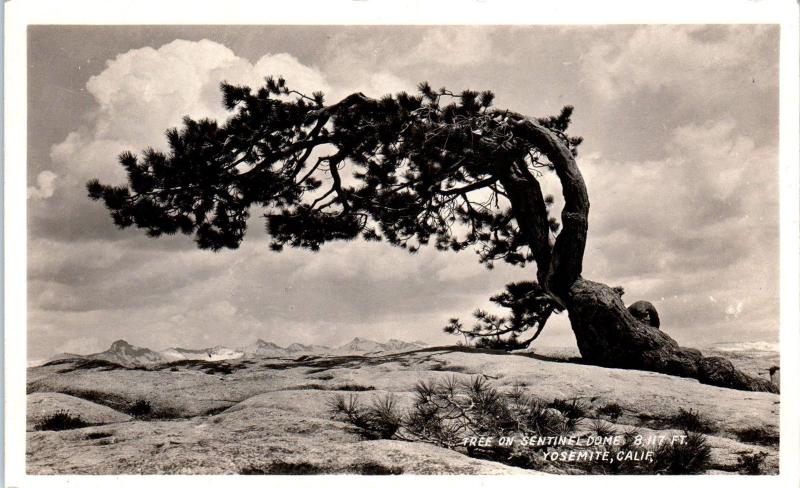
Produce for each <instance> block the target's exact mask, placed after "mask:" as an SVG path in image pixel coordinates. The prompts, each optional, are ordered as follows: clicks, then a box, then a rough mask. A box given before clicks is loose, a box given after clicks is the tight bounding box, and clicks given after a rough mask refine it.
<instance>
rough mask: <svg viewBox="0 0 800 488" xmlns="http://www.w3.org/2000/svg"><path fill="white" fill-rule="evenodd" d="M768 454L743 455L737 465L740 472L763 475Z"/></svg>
mask: <svg viewBox="0 0 800 488" xmlns="http://www.w3.org/2000/svg"><path fill="white" fill-rule="evenodd" d="M765 459H767V453H766V452H764V451H760V452H753V453H741V454H739V458H738V460H737V463H736V467H737V468H738V471H739V472H740V473H743V474H763V473H764V466H763V465H764V460H765Z"/></svg>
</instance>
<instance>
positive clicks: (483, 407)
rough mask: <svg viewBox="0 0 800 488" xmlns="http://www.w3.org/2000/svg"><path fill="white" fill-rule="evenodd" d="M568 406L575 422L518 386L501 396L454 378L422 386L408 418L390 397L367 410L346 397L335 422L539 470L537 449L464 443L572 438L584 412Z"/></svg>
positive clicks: (481, 383) (336, 407)
mask: <svg viewBox="0 0 800 488" xmlns="http://www.w3.org/2000/svg"><path fill="white" fill-rule="evenodd" d="M564 405H567V406H568V407H570V408H567V407H565V410H568V411H569V412H570V415H572V417H571V418H570V417H568V416H567V415H566V414H565V413H563V412H561V411H560V410H558V409H556V408H553V407H549V406H548V405H547V404H546V403H545V402H543V401H541V400H540V399H538V398H535V397H533V396H531V395H529V394H528V393H526V392H525V391H524V390H523V389H522V388H521V387H519V386H516V387H514V388H513V389H512V390H511V391H510V392H506V393H501V392H499V391H498V390H497V389H496V388H494V387H492V386H490V385H489V384H488V382H487V381H486V380H484V379H483V378H482V377H480V376H478V377H475V378H474V379H473V380H472V381H459V380H458V379H456V378H455V377H454V376H451V377H449V378H446V379H445V380H443V381H438V382H437V381H428V382H420V383H418V384H417V386H416V387H415V398H414V403H413V405H412V406H411V408H410V409H409V410H408V411H407V412H405V413H401V412H400V411H399V410H398V408H397V407H396V402H395V401H394V399H393V397H392V396H391V395H389V396H385V397H377V398H375V399H374V400H373V403H372V405H370V406H363V405H362V404H361V402H360V400H359V398H358V397H356V396H355V395H350V396H349V397H347V398H345V397H344V396H342V395H339V396H337V397H336V399H335V400H334V402H333V403H332V404H331V410H332V412H333V414H334V418H338V419H340V420H344V421H345V422H348V423H350V424H351V425H354V426H355V427H356V428H357V429H358V431H359V433H361V435H362V436H364V437H365V438H368V439H389V438H396V439H401V440H407V441H416V442H426V443H431V444H436V445H439V446H442V447H447V448H450V449H454V450H457V451H459V452H464V453H466V454H468V455H470V456H473V457H477V458H483V459H492V460H495V461H499V462H503V463H505V464H510V465H514V466H520V467H525V468H533V467H537V466H538V461H537V459H536V458H535V455H534V452H536V451H537V449H538V448H536V447H533V446H531V447H526V448H521V449H520V448H517V447H515V446H514V445H512V446H498V445H490V446H476V445H471V444H469V443H465V442H464V439H465V438H468V437H473V436H475V437H479V436H493V437H495V438H497V437H499V436H506V437H520V438H521V437H523V436H525V437H531V436H548V435H558V434H566V433H569V432H571V431H572V430H573V429H574V426H575V423H576V421H577V419H578V417H579V415H578V412H582V411H583V410H581V408H580V407H581V406H582V404H580V403H579V402H574V403H570V402H565V403H564V404H563V405H562V406H564ZM581 418H582V417H581ZM465 444H466V445H465Z"/></svg>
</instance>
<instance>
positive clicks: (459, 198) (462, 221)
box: [87, 78, 774, 391]
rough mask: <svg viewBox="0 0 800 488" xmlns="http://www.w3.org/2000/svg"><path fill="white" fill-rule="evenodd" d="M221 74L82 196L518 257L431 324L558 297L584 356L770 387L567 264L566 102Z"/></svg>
mask: <svg viewBox="0 0 800 488" xmlns="http://www.w3.org/2000/svg"><path fill="white" fill-rule="evenodd" d="M221 89H222V94H223V100H224V104H225V106H226V107H227V109H228V110H230V111H231V112H232V117H231V118H230V119H229V120H228V121H227V122H226V123H224V124H222V125H220V124H218V123H217V122H215V121H212V120H206V119H203V120H192V119H190V118H186V119H184V121H183V126H182V127H181V128H180V129H170V130H168V131H167V140H168V143H169V151H168V152H167V153H163V152H159V151H156V150H153V149H148V150H145V151H144V152H143V153H142V155H141V156H137V155H134V154H132V153H128V152H126V153H123V154H121V155H120V157H119V163H120V164H121V165H122V166H123V167H124V168H125V170H126V172H127V176H128V182H127V184H126V185H123V186H109V185H104V184H101V183H100V182H99V181H97V180H93V181H90V182H89V183H88V185H87V186H88V191H89V197H90V198H93V199H95V200H98V199H102V200H103V201H104V202H105V205H106V207H107V208H108V210H109V211H110V214H111V217H112V218H113V220H114V222H115V224H116V225H117V226H119V227H122V228H124V227H129V226H136V227H138V228H141V229H144V230H145V231H146V232H147V234H148V235H149V236H151V237H158V236H160V235H162V234H174V233H177V232H182V233H184V234H187V235H193V236H194V240H195V242H196V243H197V245H198V246H199V247H200V248H202V249H210V250H213V251H218V250H221V249H223V248H229V249H235V248H236V247H238V246H239V244H240V243H241V241H242V239H243V238H244V235H245V230H246V227H247V221H248V217H249V216H250V211H251V209H253V208H258V209H260V211H263V212H264V216H265V218H266V232H267V234H268V235H269V237H270V248H271V249H272V250H273V251H280V250H281V249H283V248H284V247H286V246H291V247H299V248H306V249H310V250H314V251H316V250H319V249H320V248H321V246H322V245H323V244H325V243H326V242H330V241H333V240H352V239H355V238H357V237H359V236H360V237H361V238H364V239H367V240H374V241H385V242H387V243H389V244H391V245H394V246H399V247H401V248H404V249H407V250H408V251H409V252H412V253H413V252H416V251H417V250H418V249H419V248H420V246H426V245H433V246H435V247H436V249H439V250H452V251H462V250H464V249H468V248H471V249H474V250H475V251H476V252H477V254H478V258H479V260H480V261H481V262H482V263H484V264H486V265H487V267H490V268H491V267H492V265H493V263H494V262H496V261H499V260H501V261H504V262H506V263H510V264H512V265H519V266H525V265H526V264H528V263H532V262H533V263H535V264H536V270H537V271H536V279H535V280H531V281H528V282H522V283H513V284H511V285H509V286H508V287H507V290H506V292H504V293H502V294H500V295H498V296H496V297H494V298H493V300H494V301H495V302H496V303H498V304H500V305H502V306H504V307H507V308H509V309H510V311H511V314H510V315H509V316H508V317H504V318H500V317H496V316H493V315H490V314H487V313H485V312H481V311H478V312H476V318H477V319H478V323H477V324H476V326H475V327H474V328H472V329H466V328H465V327H464V326H463V325H462V324H461V323H460V322H459V321H458V320H457V319H453V320H452V321H451V323H450V324H449V325H448V326H447V327H446V328H445V330H447V331H448V332H451V333H456V334H463V335H464V336H466V337H468V338H471V339H477V342H478V345H480V346H485V347H496V348H501V349H516V348H524V347H528V346H529V345H530V343H531V342H532V341H533V340H534V339H535V337H536V336H537V335H538V334H539V333H540V332H541V330H542V328H543V327H544V325H545V323H546V321H547V319H548V318H549V317H550V316H551V314H552V313H559V312H561V311H564V310H566V311H567V312H568V313H569V317H570V321H571V324H572V328H573V331H574V333H575V335H576V338H577V340H578V346H579V349H580V351H581V354H582V356H583V357H584V359H586V360H587V361H589V362H591V363H594V364H600V365H605V366H614V367H626V368H639V369H646V370H653V371H660V372H665V373H670V374H677V375H682V376H692V377H696V378H698V379H699V380H700V381H704V382H708V383H712V384H717V385H721V386H728V387H733V388H743V389H754V390H770V391H771V390H773V388H774V387H773V386H772V385H771V383H769V382H766V381H762V380H758V379H755V378H750V377H748V376H746V375H744V374H743V373H741V372H739V371H737V370H735V369H734V368H733V366H732V365H731V364H730V363H729V362H727V361H726V360H724V359H722V358H705V357H702V356H701V355H700V353H699V352H697V351H696V350H693V349H687V348H681V347H680V346H678V344H677V343H676V342H675V341H674V340H672V339H671V338H670V337H669V336H668V335H666V334H665V333H664V332H662V331H660V330H658V329H656V328H654V327H649V326H647V324H645V323H643V322H641V321H639V320H637V318H635V317H634V316H633V315H631V314H630V312H629V311H628V310H627V309H626V308H625V307H624V305H623V303H622V300H621V298H620V297H621V293H619V290H615V289H612V288H610V287H608V286H606V285H603V284H601V283H595V282H591V281H588V280H585V279H583V278H582V276H581V268H582V263H583V253H584V248H585V245H586V236H587V231H588V225H587V219H588V212H589V197H588V194H587V191H586V186H585V184H584V181H583V178H582V176H581V173H580V170H579V168H578V165H577V163H576V160H575V158H576V156H577V148H578V146H579V145H580V143H581V138H579V137H573V136H570V135H569V134H568V132H567V131H568V129H569V125H570V120H571V117H572V113H573V109H572V107H569V106H567V107H564V109H562V110H561V112H560V113H559V114H558V115H554V116H550V117H545V118H531V117H527V116H525V115H522V114H519V113H516V112H513V111H510V110H505V109H498V108H495V107H494V106H493V100H494V94H493V93H492V92H490V91H483V92H476V91H470V90H464V91H462V92H460V93H454V92H451V91H449V90H447V89H445V88H441V89H439V90H434V89H432V88H431V87H430V85H428V84H427V83H421V84H420V85H419V90H418V93H416V94H408V93H398V94H396V95H387V96H384V97H382V98H380V99H371V98H368V97H366V96H365V95H363V94H362V93H354V94H352V95H349V96H347V97H345V98H344V99H342V100H341V101H338V102H336V103H333V104H328V105H326V103H325V99H324V96H323V94H322V93H319V92H316V93H312V94H310V95H309V94H305V93H301V92H299V91H297V90H294V89H291V88H290V87H289V86H288V85H287V83H286V81H285V80H284V79H283V78H277V79H276V78H267V79H266V84H265V85H264V86H263V87H261V88H259V89H258V90H257V91H255V92H253V90H251V89H250V88H249V87H246V86H236V85H231V84H227V83H223V84H222V85H221ZM547 171H550V172H554V173H555V175H556V176H557V178H558V179H559V181H560V183H561V187H562V192H563V196H564V202H565V203H564V207H563V210H562V212H561V215H560V218H557V217H556V216H554V215H551V214H550V212H549V210H550V208H551V204H552V202H553V198H552V196H545V195H544V194H543V192H542V189H541V186H540V182H539V179H540V177H541V176H542V174H543V173H544V172H547ZM530 329H534V333H533V335H532V336H531V337H528V338H524V339H521V338H522V336H523V334H525V333H527V332H528V331H529V330H530Z"/></svg>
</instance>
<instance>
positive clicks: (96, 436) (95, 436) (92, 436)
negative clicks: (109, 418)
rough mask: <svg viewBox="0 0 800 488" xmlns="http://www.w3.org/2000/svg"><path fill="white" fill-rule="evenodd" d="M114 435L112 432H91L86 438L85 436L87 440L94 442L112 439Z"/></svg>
mask: <svg viewBox="0 0 800 488" xmlns="http://www.w3.org/2000/svg"><path fill="white" fill-rule="evenodd" d="M112 435H113V434H111V432H89V433H88V434H86V435H85V436H83V438H84V439H86V440H94V439H104V438H106V437H111V436H112Z"/></svg>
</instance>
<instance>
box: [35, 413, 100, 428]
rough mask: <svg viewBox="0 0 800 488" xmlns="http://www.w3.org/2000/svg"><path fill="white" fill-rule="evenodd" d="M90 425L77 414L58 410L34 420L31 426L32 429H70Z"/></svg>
mask: <svg viewBox="0 0 800 488" xmlns="http://www.w3.org/2000/svg"><path fill="white" fill-rule="evenodd" d="M90 425H91V424H89V423H87V422H85V421H83V419H81V418H80V417H79V416H77V415H72V414H71V413H70V412H69V411H68V410H59V411H57V412H56V413H54V414H52V415H49V416H46V417H44V418H42V419H41V420H39V421H38V422H36V424H35V425H34V426H33V428H34V430H71V429H81V428H83V427H88V426H90Z"/></svg>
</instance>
